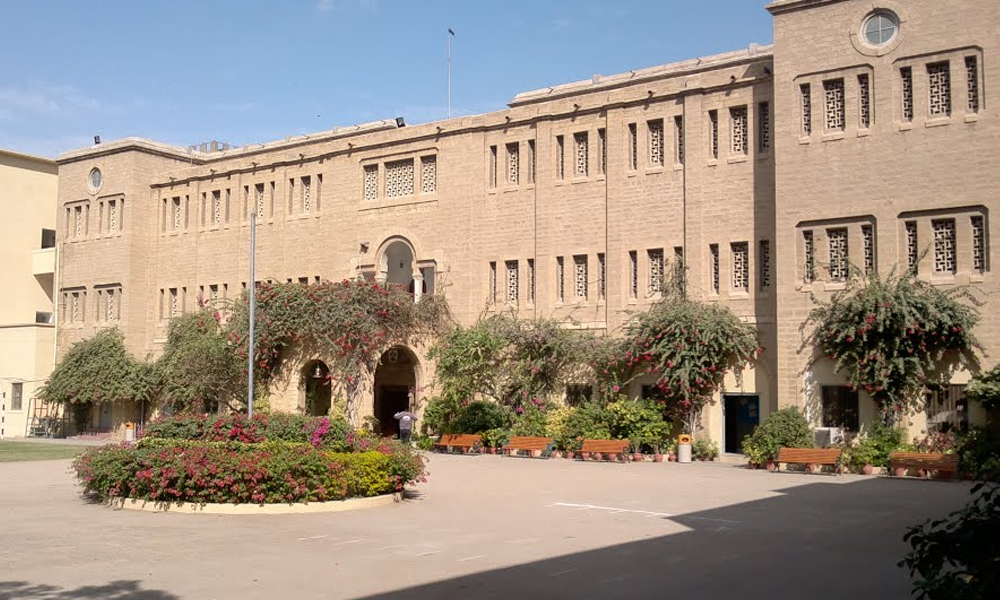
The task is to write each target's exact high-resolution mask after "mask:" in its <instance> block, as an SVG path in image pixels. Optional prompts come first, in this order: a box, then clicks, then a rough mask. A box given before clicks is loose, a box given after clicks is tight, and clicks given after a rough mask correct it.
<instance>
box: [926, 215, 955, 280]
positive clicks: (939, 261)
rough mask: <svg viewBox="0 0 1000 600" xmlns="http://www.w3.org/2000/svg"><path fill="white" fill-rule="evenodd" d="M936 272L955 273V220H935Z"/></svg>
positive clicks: (933, 225) (932, 222)
mask: <svg viewBox="0 0 1000 600" xmlns="http://www.w3.org/2000/svg"><path fill="white" fill-rule="evenodd" d="M931 229H933V230H934V272H935V273H954V272H955V262H956V261H955V220H954V219H934V220H933V221H931Z"/></svg>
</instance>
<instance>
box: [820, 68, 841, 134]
mask: <svg viewBox="0 0 1000 600" xmlns="http://www.w3.org/2000/svg"><path fill="white" fill-rule="evenodd" d="M823 109H824V114H825V115H826V130H827V131H843V130H844V123H845V115H844V80H843V79H829V80H827V81H824V82H823Z"/></svg>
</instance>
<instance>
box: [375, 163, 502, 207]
mask: <svg viewBox="0 0 1000 600" xmlns="http://www.w3.org/2000/svg"><path fill="white" fill-rule="evenodd" d="M494 158H495V157H494ZM494 166H495V165H494ZM493 176H494V181H493V185H496V179H495V177H496V173H495V172H494V174H493ZM412 195H413V159H412V158H408V159H406V160H396V161H392V162H387V163H385V197H386V198H404V197H406V196H412Z"/></svg>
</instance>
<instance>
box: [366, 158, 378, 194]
mask: <svg viewBox="0 0 1000 600" xmlns="http://www.w3.org/2000/svg"><path fill="white" fill-rule="evenodd" d="M365 200H378V165H365Z"/></svg>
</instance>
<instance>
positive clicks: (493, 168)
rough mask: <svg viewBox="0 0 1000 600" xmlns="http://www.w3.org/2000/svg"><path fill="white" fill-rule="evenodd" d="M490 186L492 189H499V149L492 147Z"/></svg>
mask: <svg viewBox="0 0 1000 600" xmlns="http://www.w3.org/2000/svg"><path fill="white" fill-rule="evenodd" d="M489 177H490V179H489V185H490V189H491V190H492V189H496V187H497V147H496V146H490V173H489Z"/></svg>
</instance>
